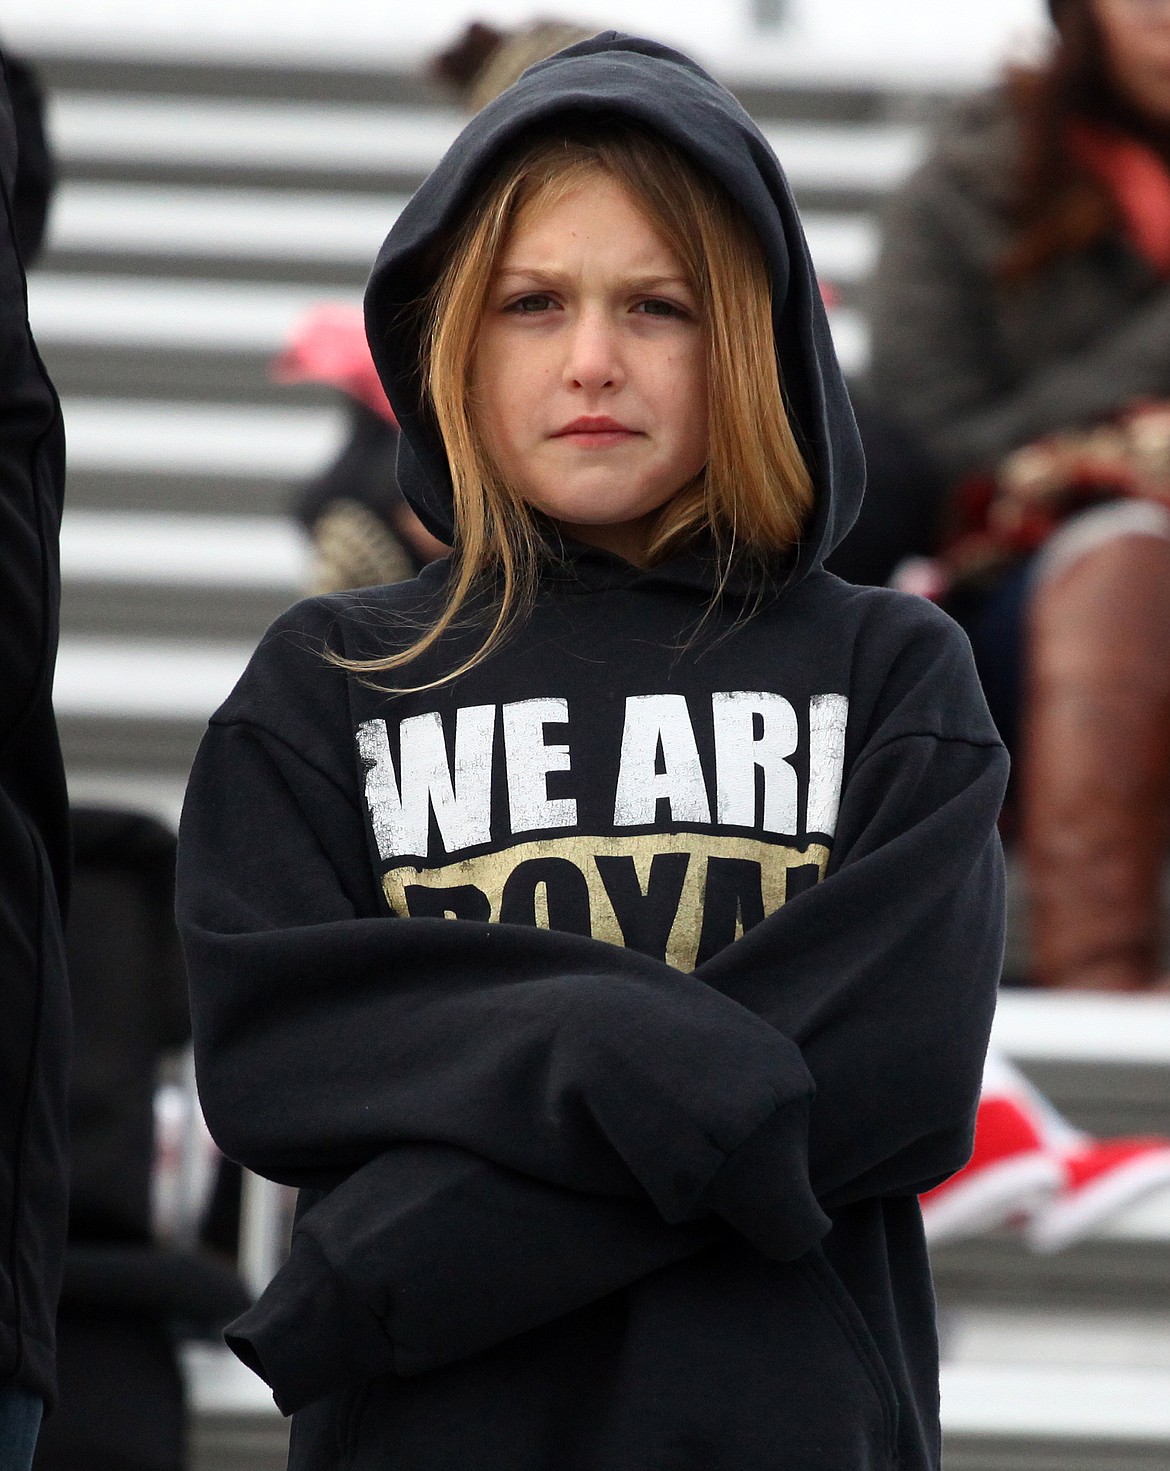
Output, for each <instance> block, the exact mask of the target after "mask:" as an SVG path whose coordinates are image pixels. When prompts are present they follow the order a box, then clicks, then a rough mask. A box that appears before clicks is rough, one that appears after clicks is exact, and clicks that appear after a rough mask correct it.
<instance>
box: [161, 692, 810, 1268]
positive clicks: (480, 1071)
mask: <svg viewBox="0 0 1170 1471" xmlns="http://www.w3.org/2000/svg"><path fill="white" fill-rule="evenodd" d="M369 873H370V864H369V860H368V857H367V855H366V850H365V840H364V831H363V828H362V825H361V821H360V818H359V814H358V812H357V810H356V808H355V806H354V804H353V797H352V794H347V793H346V792H345V791H343V790H342V789H341V788H339V786H338V785H337V784H336V782H335V781H334V779H333V778H332V777H331V776H330V775H328V774H326V773H325V772H324V771H322V770H320V769H318V768H317V767H315V766H314V765H312V764H311V763H310V762H308V761H307V760H306V759H305V758H304V756H302V755H300V754H299V753H297V752H295V751H293V750H292V749H291V748H290V747H289V746H288V745H287V744H286V743H285V742H284V741H283V740H281V739H280V738H278V737H276V736H275V735H273V734H272V733H271V732H268V731H265V730H262V729H260V728H259V727H257V726H255V725H251V724H247V723H243V722H239V721H234V722H231V723H227V724H218V723H217V724H214V725H213V726H212V728H211V730H210V731H209V733H208V735H207V737H206V739H205V741H204V744H203V747H202V749H201V751H200V754H199V757H198V759H197V762H196V766H195V770H194V773H193V776H192V781H191V785H190V787H189V791H188V797H187V803H186V808H185V812H184V817H183V830H182V835H181V842H180V860H179V906H178V908H179V918H180V923H181V929H182V932H183V936H184V945H185V952H186V957H187V963H188V969H189V974H190V980H191V993H192V1022H193V1032H194V1041H195V1048H196V1060H197V1065H198V1070H199V1082H200V1096H201V1098H202V1100H203V1105H204V1110H205V1113H206V1116H207V1121H208V1124H209V1126H210V1128H211V1131H212V1133H213V1135H214V1136H215V1137H216V1139H217V1141H218V1142H219V1144H220V1145H221V1147H222V1148H223V1149H224V1151H225V1152H226V1153H227V1154H228V1155H229V1156H231V1157H232V1158H234V1159H237V1160H239V1161H240V1162H241V1163H243V1164H245V1165H247V1166H248V1167H249V1168H251V1169H254V1170H256V1171H257V1172H258V1173H260V1174H263V1175H267V1176H270V1177H271V1178H274V1179H278V1180H283V1181H287V1182H289V1183H292V1184H297V1185H309V1186H314V1185H326V1186H327V1185H330V1184H334V1183H336V1182H337V1181H338V1180H340V1179H341V1178H343V1177H345V1176H347V1175H348V1174H350V1173H351V1172H352V1171H353V1170H354V1169H356V1168H358V1167H360V1166H361V1165H363V1164H365V1163H367V1162H368V1161H369V1160H371V1159H373V1158H375V1157H376V1156H377V1155H379V1154H381V1153H382V1152H383V1151H384V1150H386V1149H387V1148H389V1147H391V1146H393V1145H395V1144H398V1143H401V1142H405V1141H419V1140H425V1141H429V1142H432V1143H441V1144H449V1145H454V1146H457V1147H459V1148H461V1149H465V1150H468V1151H470V1152H471V1153H473V1154H476V1155H478V1156H480V1157H482V1158H484V1159H487V1160H490V1161H493V1162H495V1163H496V1164H499V1165H502V1166H504V1167H506V1168H508V1169H511V1170H515V1171H517V1172H519V1173H522V1174H525V1175H529V1176H531V1177H533V1178H534V1179H537V1180H543V1181H545V1182H547V1183H549V1184H554V1185H559V1186H562V1187H564V1188H567V1189H571V1190H578V1191H586V1192H591V1193H594V1194H598V1195H603V1196H613V1197H615V1198H622V1197H626V1198H643V1199H644V1198H645V1197H649V1199H650V1201H651V1202H652V1203H653V1205H654V1206H655V1207H656V1208H657V1210H658V1212H659V1213H660V1215H661V1216H662V1217H663V1219H665V1220H666V1221H669V1222H680V1221H684V1220H689V1219H693V1218H695V1217H696V1216H700V1215H703V1214H705V1213H708V1212H709V1211H710V1209H711V1207H710V1205H709V1203H708V1201H707V1199H706V1192H707V1191H708V1190H709V1189H710V1188H711V1186H712V1182H713V1181H714V1180H716V1179H717V1177H719V1176H720V1174H721V1172H722V1171H723V1170H724V1169H725V1168H726V1167H727V1164H728V1161H729V1160H731V1159H732V1158H734V1156H735V1155H736V1153H737V1151H738V1150H739V1149H740V1147H741V1146H744V1145H747V1147H749V1149H750V1148H755V1147H756V1145H755V1140H756V1139H757V1138H758V1136H759V1134H760V1131H761V1130H764V1131H766V1132H767V1133H768V1134H769V1136H774V1140H773V1148H774V1149H775V1151H776V1155H777V1157H784V1158H785V1160H786V1170H787V1172H788V1178H789V1180H790V1188H789V1190H788V1196H787V1199H786V1201H785V1210H784V1221H783V1223H781V1222H780V1221H778V1220H772V1221H771V1222H770V1227H769V1235H768V1237H767V1240H766V1241H765V1242H764V1243H762V1244H763V1245H765V1246H766V1247H767V1248H768V1249H769V1250H771V1251H773V1252H774V1253H777V1254H779V1255H780V1256H795V1255H798V1254H800V1253H801V1252H803V1251H804V1250H806V1249H807V1248H808V1247H809V1246H810V1245H812V1244H813V1243H814V1242H815V1241H816V1240H818V1239H819V1238H820V1236H821V1235H823V1234H824V1231H825V1230H826V1229H827V1227H828V1221H827V1219H826V1217H825V1216H824V1214H823V1212H822V1211H821V1210H820V1208H819V1206H818V1205H817V1203H816V1201H815V1199H814V1198H813V1196H812V1193H811V1190H810V1188H809V1185H808V1173H807V1162H806V1160H805V1155H804V1150H805V1141H806V1139H807V1132H808V1106H809V1098H810V1095H811V1091H812V1086H811V1081H810V1079H809V1075H808V1071H807V1069H806V1068H805V1066H804V1063H803V1061H802V1059H801V1056H800V1052H799V1049H798V1048H797V1047H796V1046H795V1045H794V1044H793V1043H792V1042H791V1041H790V1040H789V1039H788V1038H787V1037H785V1036H783V1035H782V1034H781V1033H780V1032H778V1031H777V1030H776V1029H775V1028H774V1027H772V1026H770V1025H768V1023H767V1022H766V1021H764V1020H763V1019H761V1018H760V1017H758V1016H754V1015H753V1014H752V1013H751V1012H750V1011H748V1010H747V1009H745V1008H744V1007H743V1006H741V1005H740V1004H739V1003H738V1002H736V1001H734V1000H731V999H729V998H728V997H726V996H722V995H720V994H719V993H718V992H717V991H715V990H713V989H712V988H711V987H710V986H707V985H705V984H704V983H703V982H702V981H700V980H698V979H696V978H694V977H692V976H686V975H682V974H680V973H679V972H678V971H676V970H673V969H672V968H670V967H668V966H666V965H665V964H662V963H660V962H657V961H654V960H651V959H649V958H647V957H645V956H642V955H639V954H638V953H636V952H634V951H627V950H621V949H618V948H616V947H613V946H608V945H604V944H602V943H600V942H597V941H594V940H591V939H588V938H582V937H578V936H573V935H566V934H560V933H554V932H551V931H544V930H534V929H528V928H524V927H519V926H513V925H503V924H500V925H492V926H488V927H485V926H483V925H479V924H474V923H470V922H464V921H458V920H448V919H405V918H394V919H390V918H386V917H382V916H378V915H377V914H376V911H375V910H374V907H373V901H372V899H371V898H370V897H369V894H368V893H367V892H365V891H366V890H368V888H369V881H368V879H367V880H366V881H365V886H364V888H363V881H362V880H361V879H360V878H356V877H355V876H357V875H368V874H369ZM744 1179H745V1181H747V1180H748V1179H749V1176H748V1175H745V1176H744ZM801 1181H803V1182H804V1183H803V1185H801V1184H800V1183H799V1182H801ZM748 1188H749V1191H750V1192H751V1193H755V1192H756V1191H757V1190H758V1189H759V1188H760V1187H759V1186H757V1185H756V1184H755V1182H751V1183H750V1184H749V1186H748ZM765 1188H766V1193H767V1194H768V1196H769V1198H770V1197H771V1195H772V1193H773V1192H772V1188H771V1186H770V1185H769V1186H767V1187H765ZM741 1208H742V1205H741V1202H740V1201H739V1200H738V1199H737V1198H735V1197H734V1193H733V1192H732V1191H730V1190H726V1191H724V1192H723V1193H722V1194H721V1197H720V1204H719V1206H718V1207H717V1209H719V1210H722V1211H724V1212H725V1213H726V1214H727V1217H728V1219H729V1220H732V1222H733V1224H734V1223H735V1222H734V1219H733V1218H734V1217H735V1216H736V1214H737V1212H738V1211H740V1209H741ZM763 1209H764V1207H763V1205H762V1204H754V1205H753V1206H752V1207H751V1210H750V1212H749V1213H750V1215H751V1216H752V1217H753V1218H754V1217H755V1216H756V1215H757V1214H758V1213H759V1212H761V1211H762V1210H763Z"/></svg>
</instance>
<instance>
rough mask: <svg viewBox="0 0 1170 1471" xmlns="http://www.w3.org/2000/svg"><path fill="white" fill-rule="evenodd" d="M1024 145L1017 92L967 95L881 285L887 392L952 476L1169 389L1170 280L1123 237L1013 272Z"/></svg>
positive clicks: (910, 186) (887, 249)
mask: <svg viewBox="0 0 1170 1471" xmlns="http://www.w3.org/2000/svg"><path fill="white" fill-rule="evenodd" d="M1018 154H1019V137H1018V129H1017V124H1016V119H1015V116H1014V114H1013V112H1012V110H1011V107H1010V105H1009V103H1008V100H1007V96H1006V94H1005V93H1004V92H1003V91H1002V90H999V89H997V90H995V91H991V92H986V93H983V94H981V95H980V96H978V97H975V98H972V99H969V100H968V101H966V102H964V103H963V104H962V106H961V107H960V108H959V109H958V110H957V111H956V113H955V115H954V117H953V118H952V119H951V120H950V122H949V123H948V124H947V125H946V126H945V127H944V128H943V130H942V132H941V134H940V136H939V138H938V140H937V142H936V144H935V146H934V149H933V150H932V153H931V156H930V157H929V158H928V159H927V160H926V162H925V163H924V164H923V165H922V167H921V168H919V169H918V170H917V172H916V173H915V174H913V175H912V177H911V178H910V179H909V180H907V182H906V183H905V184H904V185H903V186H902V187H901V189H900V190H899V191H898V192H897V193H896V194H895V195H894V197H893V198H892V199H891V201H890V203H889V206H888V208H887V210H886V214H885V220H884V229H883V235H882V246H881V252H880V255H879V258H878V264H877V267H876V269H875V272H874V275H873V278H872V280H871V282H870V284H869V288H868V304H869V313H870V324H871V334H872V335H871V341H872V356H871V362H870V368H869V374H868V376H869V382H870V388H871V391H872V394H873V397H874V401H875V403H876V404H877V405H878V406H879V407H880V408H881V409H882V410H884V411H885V412H887V413H888V414H890V415H891V416H893V417H895V418H896V419H897V420H899V421H900V422H901V423H902V424H903V425H905V426H906V427H908V428H910V429H911V430H913V431H914V432H915V433H916V434H917V435H918V436H919V438H920V439H921V442H922V444H923V446H924V447H925V448H926V449H927V450H928V451H929V452H930V453H931V454H932V455H933V456H934V457H935V458H936V459H937V461H938V462H939V464H940V465H941V466H942V467H944V468H945V469H946V470H947V472H948V473H949V474H950V475H951V476H959V475H963V474H966V473H967V472H968V471H971V470H979V469H985V468H989V467H991V466H992V465H994V464H995V462H996V461H997V460H999V459H1001V458H1002V457H1003V456H1004V455H1005V454H1007V453H1008V452H1009V451H1010V450H1013V449H1016V448H1018V447H1019V446H1020V445H1023V444H1027V443H1028V442H1029V441H1031V440H1033V439H1036V438H1038V437H1039V436H1041V435H1044V434H1049V433H1051V432H1052V431H1054V430H1058V429H1069V428H1073V427H1075V426H1078V425H1081V424H1087V423H1092V422H1093V421H1095V420H1098V419H1101V418H1105V417H1107V416H1109V415H1111V414H1113V413H1116V412H1117V411H1118V410H1119V409H1122V408H1124V407H1125V406H1126V405H1127V404H1131V403H1133V402H1134V401H1135V400H1137V399H1140V398H1143V397H1155V398H1159V397H1160V398H1164V397H1166V396H1167V395H1170V284H1167V283H1166V282H1163V281H1159V279H1158V278H1157V276H1156V275H1155V273H1154V271H1153V269H1152V268H1151V266H1149V265H1148V264H1147V263H1146V261H1145V260H1143V259H1142V257H1141V256H1140V255H1138V253H1137V252H1136V251H1135V250H1134V248H1133V247H1132V246H1131V245H1130V244H1129V243H1128V241H1126V240H1125V238H1124V237H1123V236H1122V235H1121V234H1120V232H1118V233H1116V234H1113V235H1109V236H1107V237H1105V238H1103V239H1101V240H1100V241H1098V242H1097V243H1095V244H1094V245H1092V246H1091V247H1088V248H1086V249H1084V250H1081V251H1079V252H1077V253H1075V254H1072V255H1066V256H1063V257H1061V258H1060V259H1058V260H1056V261H1053V262H1052V263H1051V264H1049V265H1048V266H1046V267H1045V268H1044V269H1043V270H1041V271H1040V272H1039V274H1037V275H1036V276H1035V277H1034V278H1032V279H1031V280H1029V281H1027V282H1024V283H1020V284H1014V285H1011V286H1008V285H1005V284H1003V283H1002V282H1001V281H1000V280H999V279H998V275H997V273H998V269H999V263H1000V260H1001V259H1002V257H1003V254H1004V252H1005V250H1006V248H1007V246H1008V244H1009V243H1010V239H1011V234H1012V223H1011V201H1012V195H1013V191H1014V188H1015V174H1016V168H1017V161H1018Z"/></svg>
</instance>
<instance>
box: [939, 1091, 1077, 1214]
mask: <svg viewBox="0 0 1170 1471" xmlns="http://www.w3.org/2000/svg"><path fill="white" fill-rule="evenodd" d="M1064 1179H1065V1173H1064V1168H1063V1166H1062V1165H1061V1163H1060V1161H1059V1160H1058V1159H1056V1158H1055V1157H1054V1156H1053V1154H1052V1152H1051V1150H1050V1149H1049V1148H1048V1145H1047V1143H1046V1142H1045V1140H1044V1138H1043V1135H1042V1134H1041V1131H1040V1129H1039V1128H1038V1127H1037V1124H1036V1121H1035V1120H1034V1119H1033V1118H1032V1117H1031V1115H1030V1113H1029V1110H1028V1109H1027V1108H1026V1107H1025V1106H1024V1104H1023V1103H1022V1102H1021V1101H1019V1100H1017V1099H1015V1098H1006V1097H1002V1098H1001V1097H994V1096H993V1097H988V1096H986V1095H985V1096H984V1097H983V1098H982V1099H980V1101H979V1113H978V1115H977V1116H976V1121H975V1149H974V1153H973V1154H972V1155H971V1158H970V1160H969V1161H968V1163H967V1164H966V1165H964V1166H963V1168H962V1169H961V1170H960V1171H959V1172H958V1174H957V1175H952V1176H951V1178H950V1179H949V1180H945V1181H944V1182H943V1183H942V1184H941V1185H937V1186H936V1187H935V1188H934V1189H933V1190H930V1191H928V1192H927V1193H926V1194H925V1195H923V1196H922V1197H921V1202H922V1221H923V1225H924V1226H925V1227H926V1236H927V1240H928V1241H931V1242H939V1241H952V1240H957V1239H958V1238H960V1237H963V1236H977V1235H981V1234H982V1233H983V1232H985V1231H993V1230H995V1229H996V1228H997V1227H999V1226H1003V1225H1006V1224H1007V1223H1008V1222H1009V1221H1011V1220H1013V1219H1015V1218H1016V1217H1018V1216H1021V1215H1029V1214H1031V1213H1032V1212H1033V1211H1034V1210H1036V1209H1037V1207H1038V1206H1040V1205H1041V1204H1042V1203H1043V1202H1044V1201H1045V1200H1047V1199H1049V1198H1051V1196H1052V1195H1054V1194H1055V1193H1056V1191H1057V1190H1059V1189H1060V1187H1061V1185H1062V1184H1063V1183H1064Z"/></svg>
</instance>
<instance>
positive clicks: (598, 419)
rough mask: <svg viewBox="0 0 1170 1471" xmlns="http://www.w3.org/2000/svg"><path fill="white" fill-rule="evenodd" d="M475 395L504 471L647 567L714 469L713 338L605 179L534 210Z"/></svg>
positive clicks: (628, 204)
mask: <svg viewBox="0 0 1170 1471" xmlns="http://www.w3.org/2000/svg"><path fill="white" fill-rule="evenodd" d="M471 390H472V398H473V403H474V406H475V414H476V421H477V424H478V426H479V431H480V433H481V434H482V435H483V436H484V440H485V442H486V446H487V449H488V451H489V453H490V454H491V456H492V458H493V459H494V461H495V463H496V465H497V467H498V468H499V470H500V472H501V473H502V474H503V475H504V477H505V478H506V479H507V481H508V482H509V484H511V485H512V486H513V487H515V489H516V490H517V491H518V492H519V494H520V495H522V496H523V498H524V499H525V501H527V502H528V503H529V504H530V505H532V506H534V507H536V508H537V509H538V510H541V511H543V512H544V513H545V514H546V515H547V516H549V517H551V518H552V520H553V521H555V522H556V523H557V524H558V525H560V526H561V527H563V529H564V530H565V532H566V533H567V534H568V535H571V536H573V537H575V538H576V539H577V540H579V541H583V542H586V543H588V544H590V545H593V546H599V547H604V548H606V549H608V550H610V551H613V552H616V553H618V555H620V556H623V557H625V558H627V560H629V561H631V562H635V563H637V562H641V561H643V560H644V558H645V553H646V549H647V547H648V545H649V542H650V539H651V537H652V535H653V531H654V523H655V516H656V513H657V512H658V511H659V510H660V509H661V508H662V506H664V505H665V504H666V502H667V501H669V500H670V499H671V498H672V497H673V496H674V495H676V494H677V493H678V492H679V491H680V490H681V489H682V488H683V486H684V485H687V484H688V483H689V482H690V481H691V480H693V479H694V478H695V476H696V475H697V474H698V473H699V471H700V470H701V469H702V468H703V465H704V464H705V462H706V459H707V357H706V333H705V330H704V327H703V324H702V322H701V321H700V319H699V310H698V302H697V299H696V296H695V293H694V291H693V289H692V288H691V285H690V283H689V282H688V280H687V279H686V275H685V272H684V270H683V267H682V265H681V263H680V262H679V260H678V258H677V256H676V255H675V253H674V251H673V250H672V249H671V248H670V246H669V245H667V243H666V242H665V240H663V238H662V237H661V235H660V234H659V233H658V231H657V230H656V229H655V228H654V226H653V225H652V224H651V223H650V221H649V220H648V219H647V217H646V215H645V214H644V213H643V211H642V209H641V208H640V207H639V205H638V204H637V203H636V202H635V200H634V199H633V198H632V197H631V195H630V194H629V193H628V192H627V190H626V189H625V188H624V187H623V186H622V185H621V184H619V183H617V181H616V180H614V179H612V178H610V177H609V176H608V175H606V174H602V173H600V172H598V173H597V174H596V175H594V176H591V177H588V178H586V179H585V180H583V181H582V182H581V184H579V185H578V186H576V187H575V188H574V189H572V190H571V192H569V193H567V194H565V195H564V196H562V197H561V198H559V199H556V200H555V201H554V202H551V203H548V204H546V205H544V206H537V207H534V208H533V209H532V210H530V211H528V212H526V213H525V214H522V215H521V217H520V219H519V221H518V222H517V225H516V228H515V229H514V230H513V232H512V235H511V238H510V239H509V240H508V242H507V244H506V245H505V247H504V249H503V251H502V253H501V257H500V261H499V265H498V267H497V270H496V273H495V277H494V279H493V281H492V285H491V288H490V291H489V294H488V300H487V305H486V308H485V312H484V320H483V323H482V327H481V331H480V337H479V342H478V346H477V348H476V353H475V359H474V362H473V364H472V372H471Z"/></svg>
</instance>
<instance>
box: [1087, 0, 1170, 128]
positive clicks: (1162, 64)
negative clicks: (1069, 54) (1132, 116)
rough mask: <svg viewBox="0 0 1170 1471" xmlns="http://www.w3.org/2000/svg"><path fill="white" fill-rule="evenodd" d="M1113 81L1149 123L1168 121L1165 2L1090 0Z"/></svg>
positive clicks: (1169, 28)
mask: <svg viewBox="0 0 1170 1471" xmlns="http://www.w3.org/2000/svg"><path fill="white" fill-rule="evenodd" d="M1092 8H1093V15H1094V17H1095V19H1096V21H1097V25H1098V26H1099V27H1100V31H1101V39H1102V42H1103V43H1104V47H1105V56H1106V59H1107V62H1108V66H1109V72H1110V75H1111V76H1112V78H1113V83H1114V85H1115V86H1116V87H1117V88H1118V90H1119V91H1120V92H1121V93H1122V94H1123V96H1125V97H1126V98H1127V99H1128V101H1129V102H1130V103H1131V105H1132V106H1134V107H1136V108H1137V109H1138V111H1139V112H1142V113H1144V114H1145V116H1146V117H1148V118H1149V119H1150V121H1151V122H1155V123H1163V124H1165V123H1170V0H1092Z"/></svg>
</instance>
